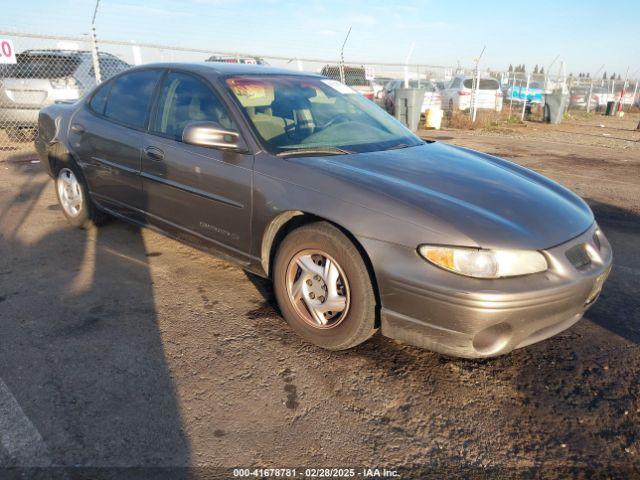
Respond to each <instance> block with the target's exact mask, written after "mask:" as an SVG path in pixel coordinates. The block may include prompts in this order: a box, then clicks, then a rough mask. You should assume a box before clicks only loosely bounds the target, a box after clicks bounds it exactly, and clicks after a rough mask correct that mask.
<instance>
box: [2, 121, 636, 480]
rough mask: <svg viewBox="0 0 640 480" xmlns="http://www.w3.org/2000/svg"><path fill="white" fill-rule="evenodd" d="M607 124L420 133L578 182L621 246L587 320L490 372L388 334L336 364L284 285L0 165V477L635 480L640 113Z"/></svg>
mask: <svg viewBox="0 0 640 480" xmlns="http://www.w3.org/2000/svg"><path fill="white" fill-rule="evenodd" d="M608 122H609V123H608V124H607V126H605V127H599V126H597V125H598V124H595V125H589V126H581V125H578V124H579V123H580V121H578V120H576V121H574V122H573V123H570V124H568V125H565V124H563V125H561V126H558V127H552V126H541V125H536V124H528V126H527V127H520V128H514V129H509V130H506V131H502V132H496V131H492V132H477V131H473V132H461V131H446V130H441V131H431V132H422V133H423V134H424V136H425V137H428V138H435V139H440V140H442V141H447V142H451V143H455V144H460V145H464V146H468V147H472V148H477V149H479V150H483V151H486V152H489V153H494V154H497V155H500V156H504V157H506V158H509V159H513V160H514V161H516V162H518V163H520V164H522V165H525V166H527V167H530V168H532V169H534V170H537V171H539V172H541V173H543V174H545V175H548V176H550V177H551V178H554V179H555V180H557V181H559V182H561V183H563V184H565V185H567V186H568V187H570V188H572V189H573V190H575V191H577V192H578V193H579V194H580V195H582V196H583V197H584V198H586V199H587V201H588V202H589V203H590V204H591V205H592V207H593V208H594V211H595V213H596V217H597V220H598V222H599V223H600V225H601V227H602V228H603V230H604V231H605V233H606V234H607V235H608V237H609V239H610V240H611V243H612V244H613V247H614V251H615V258H614V269H613V272H612V274H611V277H610V280H609V281H608V283H607V284H606V287H605V290H604V292H603V294H602V296H601V298H600V300H599V302H598V303H597V304H596V305H595V306H594V307H593V308H592V309H591V310H589V311H588V312H587V315H586V317H585V319H584V320H582V321H581V322H579V323H578V324H577V325H576V326H574V327H573V328H571V329H570V330H568V331H566V332H563V333H562V334H560V335H558V336H556V337H554V338H552V339H550V340H547V341H545V342H542V343H540V344H537V345H533V346H531V347H528V348H525V349H523V350H518V351H516V352H514V353H512V354H510V355H507V356H504V357H500V358H497V359H493V360H487V361H465V360H457V359H451V358H447V357H444V356H440V355H437V354H434V353H430V352H428V351H423V350H420V349H417V348H413V347H409V346H404V345H402V344H400V343H397V342H395V341H392V340H390V339H387V338H384V337H381V336H377V337H375V338H374V339H372V340H371V341H369V342H367V343H365V344H364V345H362V346H360V347H358V348H356V349H354V350H351V351H348V352H341V353H331V352H326V351H322V350H319V349H318V348H316V347H314V346H312V345H309V344H306V343H305V342H303V341H302V340H300V339H299V338H298V337H297V336H296V335H294V334H293V333H292V332H291V331H290V330H289V329H288V328H287V325H286V324H285V323H284V321H283V320H282V318H281V317H280V316H279V315H278V313H277V311H276V308H275V307H274V305H275V304H274V301H273V296H272V292H271V288H270V285H269V284H268V283H267V282H265V281H263V280H261V279H259V278H256V277H253V276H251V275H249V274H246V273H244V272H243V271H241V270H239V269H238V268H236V267H234V266H231V265H229V264H227V263H225V262H223V261H220V260H218V259H216V258H213V257H210V256H207V255H205V254H202V253H200V252H198V251H196V250H193V249H191V248H189V247H186V246H183V245H181V244H179V243H177V242H175V241H173V240H169V239H166V238H164V237H162V236H160V235H158V234H156V233H153V232H151V231H146V230H142V231H141V230H140V229H138V228H135V227H132V226H128V225H125V224H123V223H120V222H116V221H113V222H111V223H109V224H108V225H106V226H105V227H103V228H101V229H99V230H91V231H80V230H75V229H73V228H71V227H70V226H69V225H68V224H67V223H66V221H65V219H64V217H63V215H62V213H61V212H60V209H59V207H58V205H57V202H56V199H55V193H54V189H53V183H52V182H51V181H50V179H49V178H48V177H47V176H46V175H45V174H44V173H43V171H42V169H41V167H40V165H38V164H32V163H30V160H31V159H32V158H33V156H32V155H31V154H25V155H20V156H18V155H12V154H11V152H3V157H0V346H1V348H0V365H1V369H0V466H2V467H11V466H29V467H34V466H36V467H48V466H52V465H53V466H59V467H74V466H75V467H148V466H167V467H183V466H189V467H201V469H200V470H192V471H187V470H182V469H177V470H171V471H170V472H171V473H170V475H169V476H170V478H187V477H189V475H191V474H195V475H196V476H198V475H201V476H205V477H206V476H208V477H207V478H213V477H216V476H220V477H231V471H230V470H216V468H220V467H223V468H226V469H228V468H229V467H234V466H242V467H248V466H256V467H303V466H307V467H358V468H360V467H380V468H382V467H386V468H388V469H397V470H399V471H400V473H401V475H402V478H425V477H427V476H429V475H433V476H434V477H441V476H446V477H449V478H451V477H454V478H455V477H460V478H463V477H464V478H467V477H488V476H499V477H502V478H513V477H515V476H527V477H530V476H531V477H545V478H556V477H557V478H567V477H569V476H579V477H580V476H583V477H584V478H593V477H603V478H630V477H633V476H634V475H640V422H639V420H640V385H639V383H638V372H639V371H640V295H639V293H640V255H639V253H640V252H639V247H640V143H639V142H637V141H635V142H634V141H633V140H634V139H635V140H637V139H640V133H636V132H632V131H631V128H632V127H631V125H632V124H633V123H634V122H635V123H636V124H637V118H636V119H635V120H634V119H633V118H628V117H626V118H625V119H624V120H620V119H608ZM612 122H613V123H612ZM616 122H617V123H616ZM582 123H584V122H582ZM599 123H601V122H599ZM616 128H619V129H621V130H615V129H616ZM573 130H576V131H579V132H582V133H576V132H574V131H573ZM567 132H569V133H567ZM616 132H618V133H619V135H615V136H617V137H624V139H623V140H618V139H615V138H614V139H612V138H611V137H612V136H614V135H613V134H614V133H616ZM585 133H587V134H589V135H586V134H585ZM592 133H593V135H594V136H591V134H592ZM602 133H611V134H612V135H608V136H602ZM596 134H597V135H596ZM5 472H8V471H5ZM16 472H20V471H19V470H18V471H14V472H13V473H15V474H17V473H16ZM33 472H35V471H32V473H33ZM39 472H40V473H42V474H45V473H47V472H48V473H51V472H56V474H60V475H68V476H69V477H68V478H76V477H74V475H76V474H78V472H79V470H75V469H58V470H42V471H39ZM104 472H112V470H105V471H103V473H104ZM124 472H125V470H122V471H120V475H119V476H118V478H123V475H124ZM126 472H129V470H126ZM166 472H168V471H159V472H156V473H166ZM147 473H148V472H147ZM0 477H2V470H0ZM16 478H17V477H16ZM20 478H22V477H20ZM78 478H80V477H78ZM81 478H87V477H81Z"/></svg>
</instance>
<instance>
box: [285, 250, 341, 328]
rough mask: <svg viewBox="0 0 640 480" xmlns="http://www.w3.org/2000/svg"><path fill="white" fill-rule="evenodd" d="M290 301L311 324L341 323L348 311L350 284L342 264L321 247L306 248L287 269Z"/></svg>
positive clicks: (322, 325) (333, 325) (329, 325)
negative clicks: (320, 248) (318, 248)
mask: <svg viewBox="0 0 640 480" xmlns="http://www.w3.org/2000/svg"><path fill="white" fill-rule="evenodd" d="M286 286H287V293H288V295H289V301H290V302H291V304H292V305H293V307H294V309H295V311H296V313H297V314H298V315H299V316H300V317H301V318H302V319H303V320H304V321H305V322H307V323H308V324H310V325H312V326H313V327H316V328H321V329H327V328H333V327H336V326H337V325H339V324H340V323H341V322H342V321H343V320H344V318H345V317H346V315H347V312H348V311H349V305H350V301H351V297H350V292H349V283H348V280H347V277H346V275H345V274H344V271H343V270H342V267H340V265H339V264H338V262H336V261H335V260H334V259H333V258H332V257H331V256H329V255H328V254H327V253H325V252H323V251H321V250H303V251H301V252H298V253H297V254H296V255H294V257H293V258H292V259H291V261H290V262H289V264H288V266H287V271H286Z"/></svg>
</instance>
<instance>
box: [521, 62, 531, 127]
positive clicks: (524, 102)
mask: <svg viewBox="0 0 640 480" xmlns="http://www.w3.org/2000/svg"><path fill="white" fill-rule="evenodd" d="M530 81H531V74H530V73H529V74H527V86H526V88H525V89H524V98H523V99H522V114H521V115H520V121H521V122H524V112H525V110H526V109H527V99H528V97H529V83H530Z"/></svg>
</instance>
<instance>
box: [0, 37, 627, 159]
mask: <svg viewBox="0 0 640 480" xmlns="http://www.w3.org/2000/svg"><path fill="white" fill-rule="evenodd" d="M0 38H4V39H10V40H11V41H12V42H13V46H14V50H15V52H17V55H16V58H17V63H16V64H1V65H0V158H3V157H5V158H6V157H7V156H9V155H15V154H16V153H18V154H21V153H28V152H32V151H33V138H34V135H35V133H36V127H37V118H38V112H39V110H40V109H41V108H42V107H44V106H46V105H49V104H52V103H54V102H67V101H75V100H77V99H79V98H80V97H82V96H83V95H84V94H85V93H86V92H88V91H90V90H91V89H92V88H93V87H94V86H95V85H96V84H97V83H99V81H105V80H107V79H109V78H110V77H112V76H113V75H116V74H117V73H119V72H121V71H123V70H125V69H127V68H129V67H131V66H134V65H141V64H147V63H155V62H199V61H216V62H233V63H253V64H265V65H271V66H274V67H280V68H286V69H291V70H299V71H308V72H315V73H319V74H322V75H324V76H327V77H329V78H332V79H335V80H339V81H342V82H343V83H346V84H347V85H348V86H350V87H351V88H353V89H354V90H356V91H358V92H359V93H361V94H363V95H365V96H366V97H367V98H370V99H371V100H373V101H375V102H376V103H378V104H379V105H380V106H381V107H383V108H386V109H387V110H388V111H390V112H392V110H393V106H392V105H391V106H390V105H389V100H388V99H387V100H385V97H386V94H387V93H388V92H387V91H386V90H385V86H389V85H394V86H395V88H397V87H399V86H403V85H408V86H421V87H424V86H427V88H428V89H433V95H431V97H430V99H431V100H430V101H434V102H438V101H442V108H443V109H445V110H446V109H447V105H450V104H451V103H452V102H451V99H450V98H449V97H446V92H445V91H443V90H442V88H443V87H445V86H447V85H448V84H449V83H450V81H451V79H452V78H454V77H455V76H457V75H464V76H465V78H471V79H473V78H475V77H474V74H475V70H473V69H465V68H461V67H460V66H458V67H451V66H438V65H419V64H412V65H404V64H402V63H375V62H358V61H350V60H349V59H347V60H346V61H345V62H344V64H341V62H340V61H339V60H338V57H339V56H338V55H336V58H334V59H314V58H288V57H282V56H271V55H266V54H264V53H262V54H260V53H242V52H217V51H215V50H210V49H206V48H202V49H200V48H196V47H193V48H185V47H177V46H167V45H158V44H140V43H132V42H127V41H114V40H103V41H100V42H99V44H98V45H97V48H96V49H93V46H94V45H93V42H92V37H91V36H89V35H86V36H79V37H74V36H57V35H39V34H30V33H24V32H12V31H0ZM94 52H97V57H96V56H95V55H94ZM96 63H97V66H98V72H96V68H95V66H96ZM477 75H478V78H493V79H495V80H497V82H498V83H499V85H500V90H501V92H500V93H499V94H498V95H499V96H501V102H497V103H495V105H498V104H501V105H502V112H503V113H504V112H505V110H508V115H509V117H512V116H517V117H520V116H521V117H523V118H524V113H525V110H526V109H529V107H530V106H531V104H533V105H536V104H539V103H541V101H542V100H541V99H542V97H543V93H544V92H545V91H549V90H551V89H554V88H558V87H559V86H563V87H564V88H565V89H566V90H567V92H568V94H569V95H570V108H576V109H587V110H591V111H594V110H601V109H604V108H605V107H606V104H607V102H608V101H611V100H619V99H620V98H622V99H623V104H624V105H628V106H630V105H631V104H633V103H635V102H637V99H638V93H640V92H638V83H637V82H636V81H629V82H626V83H625V82H624V81H623V80H617V79H616V80H613V79H609V80H607V79H591V78H588V77H587V78H585V77H572V76H569V77H568V78H565V77H562V76H560V75H559V74H558V75H556V76H552V75H545V74H532V75H528V74H527V73H524V72H506V71H491V70H486V69H485V70H482V71H479V72H478V73H477ZM467 83H468V82H467ZM465 85H466V83H465ZM474 85H475V83H474ZM623 90H624V92H625V94H624V95H622V91H623ZM463 93H464V92H463ZM454 94H455V92H454ZM445 97H446V98H445ZM524 98H526V99H527V100H526V102H525V101H523V99H524ZM445 103H446V104H445ZM461 108H462V107H461ZM538 110H540V109H538Z"/></svg>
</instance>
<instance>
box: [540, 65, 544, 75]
mask: <svg viewBox="0 0 640 480" xmlns="http://www.w3.org/2000/svg"><path fill="white" fill-rule="evenodd" d="M540 75H544V67H540Z"/></svg>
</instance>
